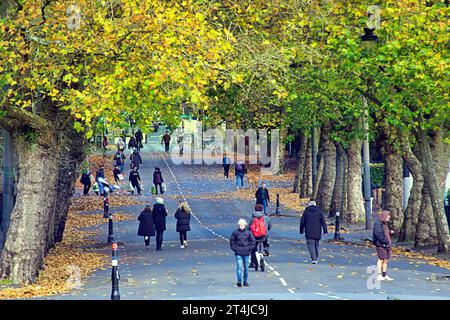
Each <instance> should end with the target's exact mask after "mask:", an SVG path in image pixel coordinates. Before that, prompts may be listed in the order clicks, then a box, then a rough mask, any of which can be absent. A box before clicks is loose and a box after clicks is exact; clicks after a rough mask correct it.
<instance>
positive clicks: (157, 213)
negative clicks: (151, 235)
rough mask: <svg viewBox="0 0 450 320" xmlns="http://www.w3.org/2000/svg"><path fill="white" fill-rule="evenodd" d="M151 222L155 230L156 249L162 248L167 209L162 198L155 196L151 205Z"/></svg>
mask: <svg viewBox="0 0 450 320" xmlns="http://www.w3.org/2000/svg"><path fill="white" fill-rule="evenodd" d="M152 215H153V222H154V224H155V230H156V250H162V248H161V247H162V243H163V233H164V231H166V217H167V209H166V207H165V206H164V201H163V199H162V198H156V203H155V205H154V206H153V214H152Z"/></svg>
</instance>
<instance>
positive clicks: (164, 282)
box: [47, 137, 450, 300]
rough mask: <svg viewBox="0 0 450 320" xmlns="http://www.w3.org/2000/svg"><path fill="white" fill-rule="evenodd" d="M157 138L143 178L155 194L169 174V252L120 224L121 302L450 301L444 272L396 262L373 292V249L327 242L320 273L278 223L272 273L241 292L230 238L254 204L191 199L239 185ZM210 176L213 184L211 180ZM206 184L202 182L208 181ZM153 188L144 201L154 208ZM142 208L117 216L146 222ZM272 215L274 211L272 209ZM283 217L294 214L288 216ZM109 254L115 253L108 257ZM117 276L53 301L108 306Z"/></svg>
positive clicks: (102, 234)
mask: <svg viewBox="0 0 450 320" xmlns="http://www.w3.org/2000/svg"><path fill="white" fill-rule="evenodd" d="M158 140H159V138H158V137H151V138H150V139H149V141H148V142H149V143H148V144H147V145H146V146H145V148H144V150H143V158H144V164H143V166H142V168H141V170H140V172H141V176H142V177H143V178H144V179H145V180H146V186H150V183H149V181H150V177H151V175H152V172H153V169H154V167H155V166H159V167H160V168H161V169H162V171H163V177H164V179H165V181H166V184H167V186H168V192H167V194H166V196H165V202H166V206H167V208H168V210H169V212H170V214H169V217H168V219H167V231H166V232H165V234H164V245H163V250H162V251H155V250H154V249H155V242H154V238H152V243H151V249H152V250H149V251H146V250H145V248H144V243H143V239H142V238H141V237H138V236H136V231H137V227H138V223H137V221H123V222H118V223H115V236H116V240H118V241H120V242H122V243H123V244H124V245H123V246H121V247H120V248H119V265H120V275H121V281H120V293H121V298H122V299H155V300H158V299H183V300H189V299H205V300H208V299H331V300H344V299H371V300H374V299H449V298H450V286H449V284H448V283H435V282H432V281H430V280H428V279H429V278H430V277H431V274H432V273H437V274H448V273H449V271H448V270H446V269H442V268H439V267H435V266H431V265H427V264H423V263H418V262H417V261H412V260H409V259H405V258H402V257H396V258H394V259H393V260H392V262H391V264H390V270H391V271H390V275H391V277H393V278H394V279H395V281H393V282H391V283H382V284H381V288H379V289H374V290H369V289H368V288H367V279H368V277H369V276H370V274H368V273H367V267H368V266H371V265H374V263H375V261H376V257H375V251H374V250H373V249H372V248H365V247H357V246H349V245H336V244H331V243H327V242H326V240H327V239H325V241H324V242H323V244H322V246H321V256H320V261H319V264H318V265H311V264H309V256H308V254H307V251H306V248H305V240H304V238H301V239H300V236H299V234H298V223H299V221H298V219H297V218H290V217H274V218H273V220H272V221H273V231H272V232H271V235H270V236H271V256H270V257H268V258H267V259H266V260H267V262H268V264H269V269H266V271H265V272H256V271H254V270H251V271H250V275H249V283H250V287H247V288H237V287H236V285H235V283H236V279H235V260H234V255H233V253H232V252H231V250H230V248H229V242H228V238H229V236H230V234H231V232H232V231H233V230H234V228H235V225H236V222H237V221H238V219H239V218H240V217H244V218H248V217H249V216H250V213H251V212H252V207H253V202H251V201H245V200H236V199H228V200H211V199H208V200H206V199H199V198H190V195H201V194H204V193H206V192H212V191H227V190H228V191H232V190H233V189H234V182H233V181H231V180H230V181H226V180H224V179H221V178H220V175H219V174H217V172H220V170H221V168H220V166H198V165H195V166H194V165H173V164H172V163H171V161H170V160H167V161H166V160H165V159H164V158H163V157H162V156H161V155H162V153H161V152H162V147H161V145H160V144H159V143H158ZM206 176H209V177H210V178H208V179H205V177H206ZM202 177H203V178H202ZM149 190H150V188H146V190H145V191H144V194H143V195H142V196H136V197H139V198H140V200H145V201H151V202H153V201H154V197H153V196H152V195H151V194H150V191H149ZM175 196H179V197H184V196H187V198H188V202H189V204H190V206H191V209H192V210H193V216H194V217H195V218H194V219H192V220H191V229H192V231H191V232H189V233H188V242H189V247H188V248H187V249H180V247H179V246H180V244H179V242H178V234H177V233H176V232H175V219H174V218H173V212H174V211H175V209H176V207H177V199H176V198H175ZM142 209H143V208H142V207H136V206H134V207H121V208H112V211H113V212H114V211H127V212H130V213H132V214H133V215H135V216H136V217H137V216H138V215H139V212H140V211H141V210H142ZM272 210H273V208H272ZM283 211H284V212H289V210H287V209H285V208H283ZM106 228H107V226H106V225H101V226H97V227H94V228H91V229H93V230H95V231H97V234H98V237H97V241H98V242H99V243H102V242H105V240H106V230H107V229H106ZM103 250H105V252H108V253H109V252H110V251H109V250H108V249H103ZM110 279H111V271H110V269H107V270H101V271H97V272H95V273H94V274H93V275H92V276H91V277H89V279H87V280H86V282H85V283H84V285H83V287H82V288H81V289H79V290H73V291H72V292H70V293H68V294H63V295H58V296H54V297H50V298H47V299H109V297H110V294H111V280H110Z"/></svg>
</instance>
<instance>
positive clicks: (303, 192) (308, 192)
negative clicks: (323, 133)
mask: <svg viewBox="0 0 450 320" xmlns="http://www.w3.org/2000/svg"><path fill="white" fill-rule="evenodd" d="M311 147H312V145H311V139H309V138H306V151H305V159H304V162H303V178H302V183H301V185H300V198H309V197H311V196H312V162H311V160H312V156H311Z"/></svg>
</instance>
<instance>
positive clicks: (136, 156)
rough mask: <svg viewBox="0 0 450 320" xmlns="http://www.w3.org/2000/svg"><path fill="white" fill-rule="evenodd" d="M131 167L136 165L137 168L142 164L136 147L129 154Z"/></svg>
mask: <svg viewBox="0 0 450 320" xmlns="http://www.w3.org/2000/svg"><path fill="white" fill-rule="evenodd" d="M130 160H131V167H132V168H133V167H136V168H138V169H139V165H141V164H142V158H141V155H140V154H139V151H138V150H137V149H134V151H133V153H132V154H131V156H130Z"/></svg>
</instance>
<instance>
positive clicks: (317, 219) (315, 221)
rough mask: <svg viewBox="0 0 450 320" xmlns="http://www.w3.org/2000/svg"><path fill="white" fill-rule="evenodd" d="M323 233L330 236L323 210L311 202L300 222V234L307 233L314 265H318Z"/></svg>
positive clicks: (306, 236) (308, 245)
mask: <svg viewBox="0 0 450 320" xmlns="http://www.w3.org/2000/svg"><path fill="white" fill-rule="evenodd" d="M322 229H323V233H324V234H325V235H327V234H328V229H327V224H326V222H325V218H324V217H323V212H322V210H320V209H319V207H317V206H316V202H315V201H314V200H311V201H310V202H309V205H308V207H307V208H306V209H305V211H304V212H303V215H302V218H301V220H300V234H303V233H305V238H306V245H307V247H308V250H309V254H310V255H311V260H312V264H317V261H318V258H319V242H320V239H321V235H322Z"/></svg>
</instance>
